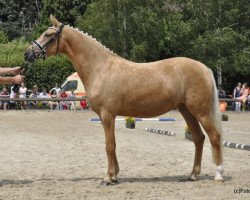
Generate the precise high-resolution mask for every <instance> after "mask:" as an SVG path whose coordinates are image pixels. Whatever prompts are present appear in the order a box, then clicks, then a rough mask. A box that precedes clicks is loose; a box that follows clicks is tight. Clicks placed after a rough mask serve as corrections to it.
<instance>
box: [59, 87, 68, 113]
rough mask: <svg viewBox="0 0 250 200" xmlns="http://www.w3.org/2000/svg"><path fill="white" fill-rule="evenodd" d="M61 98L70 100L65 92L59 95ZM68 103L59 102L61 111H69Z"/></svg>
mask: <svg viewBox="0 0 250 200" xmlns="http://www.w3.org/2000/svg"><path fill="white" fill-rule="evenodd" d="M59 98H61V99H65V98H68V95H67V94H66V92H65V90H62V91H61V92H60V93H59ZM67 105H68V102H67V101H60V102H59V110H64V109H65V110H67V109H68V106H67Z"/></svg>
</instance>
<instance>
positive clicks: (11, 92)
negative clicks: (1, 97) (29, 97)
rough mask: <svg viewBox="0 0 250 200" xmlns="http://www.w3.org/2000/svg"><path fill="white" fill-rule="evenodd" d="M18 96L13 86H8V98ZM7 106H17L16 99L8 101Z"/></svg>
mask: <svg viewBox="0 0 250 200" xmlns="http://www.w3.org/2000/svg"><path fill="white" fill-rule="evenodd" d="M15 98H18V93H16V92H15V91H14V86H11V88H10V99H15ZM8 108H9V109H11V108H14V109H15V108H17V102H16V101H9V102H8Z"/></svg>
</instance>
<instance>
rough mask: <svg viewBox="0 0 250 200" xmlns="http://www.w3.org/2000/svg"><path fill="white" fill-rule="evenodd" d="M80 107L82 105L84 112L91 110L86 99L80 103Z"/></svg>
mask: <svg viewBox="0 0 250 200" xmlns="http://www.w3.org/2000/svg"><path fill="white" fill-rule="evenodd" d="M83 97H84V96H83ZM80 105H81V108H82V110H88V109H89V107H88V104H87V100H86V99H84V100H82V101H80Z"/></svg>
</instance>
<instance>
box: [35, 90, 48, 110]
mask: <svg viewBox="0 0 250 200" xmlns="http://www.w3.org/2000/svg"><path fill="white" fill-rule="evenodd" d="M38 98H41V99H44V98H50V96H49V94H48V92H47V90H46V89H45V88H44V89H43V91H42V92H41V93H39V95H38ZM47 105H48V101H40V102H39V103H38V107H46V106H47Z"/></svg>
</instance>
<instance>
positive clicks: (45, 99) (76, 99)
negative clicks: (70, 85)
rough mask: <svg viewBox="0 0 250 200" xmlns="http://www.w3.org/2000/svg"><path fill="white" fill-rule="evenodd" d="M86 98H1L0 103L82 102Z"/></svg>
mask: <svg viewBox="0 0 250 200" xmlns="http://www.w3.org/2000/svg"><path fill="white" fill-rule="evenodd" d="M86 99H87V98H86V97H76V98H0V101H82V100H86Z"/></svg>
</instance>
